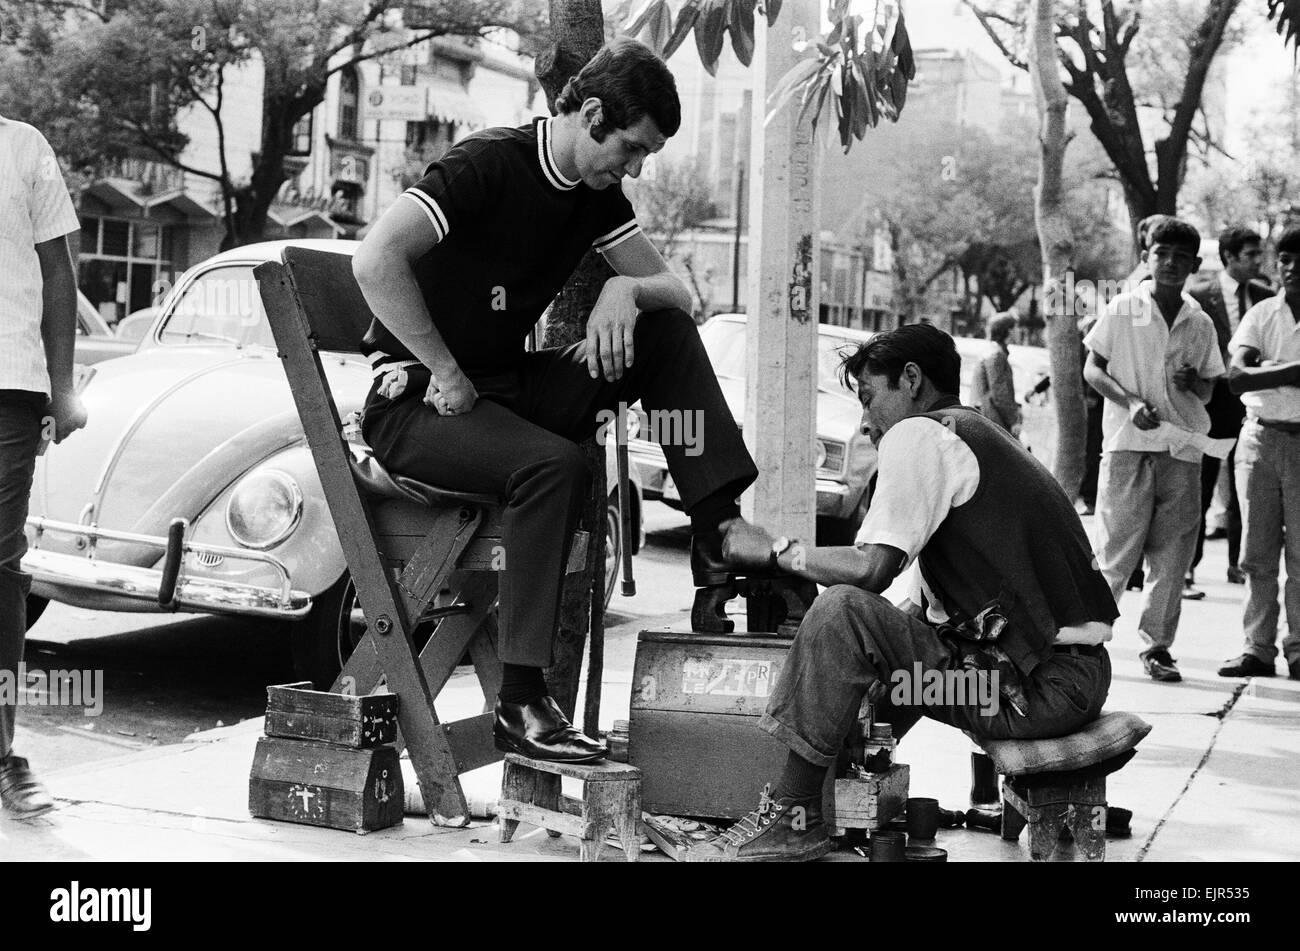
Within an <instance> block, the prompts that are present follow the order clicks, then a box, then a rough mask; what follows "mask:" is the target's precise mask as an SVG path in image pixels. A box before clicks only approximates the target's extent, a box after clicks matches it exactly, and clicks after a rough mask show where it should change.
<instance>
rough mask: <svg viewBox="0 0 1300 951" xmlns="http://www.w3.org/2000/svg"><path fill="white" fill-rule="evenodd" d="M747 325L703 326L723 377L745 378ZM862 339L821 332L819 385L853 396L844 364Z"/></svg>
mask: <svg viewBox="0 0 1300 951" xmlns="http://www.w3.org/2000/svg"><path fill="white" fill-rule="evenodd" d="M745 326H746V325H745V324H743V323H741V322H739V321H735V320H711V321H709V322H708V323H707V324H705V325H704V326H703V327H701V328H700V337H701V338H702V339H703V340H704V349H705V351H706V352H707V353H708V355H709V361H710V362H711V363H712V364H713V372H714V373H716V374H717V375H718V376H720V377H733V378H734V379H737V380H743V379H744V378H745ZM858 343H859V341H858V340H857V339H855V338H849V337H842V336H840V335H838V334H833V333H824V332H819V333H818V334H817V388H818V389H820V390H825V391H826V392H828V393H838V394H842V395H844V396H851V395H852V394H850V393H849V392H848V390H846V389H844V384H843V383H841V382H840V363H841V362H842V361H843V359H844V356H845V355H847V354H849V353H852V352H853V351H854V350H856V349H857V347H858Z"/></svg>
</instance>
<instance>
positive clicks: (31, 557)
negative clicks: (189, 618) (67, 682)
mask: <svg viewBox="0 0 1300 951" xmlns="http://www.w3.org/2000/svg"><path fill="white" fill-rule="evenodd" d="M27 527H28V528H30V529H33V530H34V531H35V535H36V537H35V541H34V542H33V543H32V544H31V546H30V547H29V549H28V551H27V554H25V555H24V556H23V560H22V569H23V571H25V572H27V573H28V574H30V575H31V576H32V581H33V584H40V585H44V586H49V587H54V588H71V589H74V590H78V591H91V592H98V593H100V594H104V595H106V596H108V597H109V598H111V599H112V600H116V601H119V602H120V601H123V600H125V601H130V602H140V604H141V610H148V609H149V608H150V607H152V609H153V610H163V611H200V612H210V613H215V614H238V615H244V616H250V617H268V618H299V617H302V616H303V615H305V614H306V613H307V612H308V611H309V610H311V603H312V600H311V596H310V595H308V594H305V593H304V592H302V591H294V590H293V589H292V588H291V587H290V584H289V571H288V569H287V568H285V566H284V564H283V563H282V562H281V561H280V560H279V559H278V558H275V557H274V556H272V555H268V554H265V553H264V552H251V551H242V550H240V549H237V548H225V547H221V546H218V545H200V544H194V543H190V542H186V541H184V538H183V528H184V525H183V523H181V525H180V530H176V531H173V532H172V533H171V534H170V535H169V537H167V538H162V537H155V536H152V535H137V534H134V533H131V532H118V531H112V530H110V529H103V528H98V527H95V526H92V525H75V524H72V523H70V522H56V521H52V520H50V519H46V518H36V517H33V518H29V519H27ZM175 527H176V526H174V528H175ZM47 533H52V534H54V533H57V534H61V535H72V536H76V537H79V538H81V539H84V540H85V541H84V543H85V546H86V551H87V554H86V555H85V556H81V555H69V554H64V553H62V552H56V551H46V550H43V549H41V548H40V543H41V539H42V537H43V536H44V535H45V534H47ZM100 540H105V541H117V542H132V543H135V544H139V545H145V546H149V547H156V548H158V549H160V550H161V551H162V552H163V564H164V567H163V568H162V569H158V568H142V567H140V566H137V565H124V564H119V563H116V562H111V561H103V560H100V559H97V558H96V557H95V548H96V543H97V542H98V541H100ZM191 553H194V554H202V553H207V554H212V555H221V556H223V557H224V558H226V559H227V560H239V561H246V562H257V563H259V564H262V565H265V566H267V567H269V568H271V569H272V570H273V571H274V572H275V573H276V574H277V575H278V576H279V578H280V584H279V586H278V587H271V586H261V585H250V584H244V583H243V582H238V581H227V580H223V579H221V578H213V577H210V576H195V575H190V574H187V573H186V570H185V564H184V562H185V557H184V556H185V555H187V554H191Z"/></svg>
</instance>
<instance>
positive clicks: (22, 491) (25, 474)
mask: <svg viewBox="0 0 1300 951" xmlns="http://www.w3.org/2000/svg"><path fill="white" fill-rule="evenodd" d="M45 406H46V398H45V395H44V394H43V393H30V392H27V391H25V390H0V671H9V672H10V676H12V677H14V678H17V676H18V665H19V664H20V663H22V659H23V640H24V638H25V637H26V634H27V593H28V591H30V590H31V585H32V579H31V576H30V575H27V574H24V573H23V571H22V567H21V566H22V559H23V555H24V554H25V553H26V551H27V536H26V535H24V534H23V524H24V523H25V522H26V521H27V499H28V496H29V495H30V494H31V490H32V472H33V470H34V469H35V467H36V449H37V447H38V446H39V445H40V439H41V419H42V417H43V416H44V415H45ZM16 682H17V681H16V680H15V683H16ZM14 712H15V708H14V707H13V706H8V705H0V757H2V756H6V755H8V753H9V748H10V746H11V744H12V743H13V740H14Z"/></svg>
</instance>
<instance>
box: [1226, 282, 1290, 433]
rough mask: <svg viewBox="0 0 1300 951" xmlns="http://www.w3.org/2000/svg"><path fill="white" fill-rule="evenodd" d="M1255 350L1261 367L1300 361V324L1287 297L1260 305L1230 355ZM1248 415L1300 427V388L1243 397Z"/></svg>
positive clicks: (1249, 393) (1275, 389)
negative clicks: (1243, 348)
mask: <svg viewBox="0 0 1300 951" xmlns="http://www.w3.org/2000/svg"><path fill="white" fill-rule="evenodd" d="M1242 347H1253V348H1254V349H1256V350H1258V351H1259V359H1260V362H1261V363H1264V362H1273V363H1290V362H1291V361H1293V360H1300V323H1298V322H1297V321H1296V319H1295V315H1294V314H1292V313H1291V308H1290V307H1289V306H1287V302H1286V295H1285V294H1278V295H1277V296H1276V297H1270V298H1269V299H1268V300H1266V301H1260V302H1259V303H1258V304H1256V305H1255V306H1254V307H1252V308H1251V309H1250V310H1248V311H1246V316H1245V317H1243V318H1241V326H1239V327H1238V328H1237V332H1236V333H1235V334H1233V335H1232V340H1231V341H1229V342H1228V351H1229V352H1234V351H1236V350H1239V349H1241V348H1242ZM1241 402H1242V403H1244V404H1245V406H1246V415H1247V416H1249V417H1251V418H1252V419H1267V420H1270V421H1272V422H1277V423H1300V387H1296V386H1274V387H1270V388H1269V389H1267V390H1249V391H1247V392H1245V393H1242V394H1241Z"/></svg>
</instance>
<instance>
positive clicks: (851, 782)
mask: <svg viewBox="0 0 1300 951" xmlns="http://www.w3.org/2000/svg"><path fill="white" fill-rule="evenodd" d="M910 780H911V776H910V770H909V769H908V767H907V764H905V763H895V764H894V765H893V766H891V767H889V769H888V770H886V771H885V772H883V773H863V774H862V775H861V776H857V777H852V776H851V777H848V778H844V779H837V780H835V797H834V806H833V807H832V808H831V809H828V810H827V812H826V826H827V828H829V829H830V830H831V834H832V835H843V834H844V830H845V829H869V830H874V829H880V828H883V827H884V826H885V825H887V824H888V823H889V822H890V820H892V819H896V818H898V817H900V816H902V815H903V813H904V812H905V811H906V810H907V790H908V786H909V783H910Z"/></svg>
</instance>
